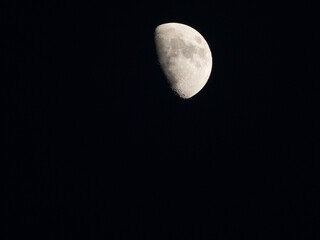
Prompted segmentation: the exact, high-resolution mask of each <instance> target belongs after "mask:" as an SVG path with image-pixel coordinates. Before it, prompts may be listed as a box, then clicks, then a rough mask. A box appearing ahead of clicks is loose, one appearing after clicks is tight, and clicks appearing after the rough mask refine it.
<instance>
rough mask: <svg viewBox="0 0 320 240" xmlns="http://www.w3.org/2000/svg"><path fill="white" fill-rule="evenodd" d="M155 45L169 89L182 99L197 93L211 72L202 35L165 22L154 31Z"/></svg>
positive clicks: (178, 24) (183, 26)
mask: <svg viewBox="0 0 320 240" xmlns="http://www.w3.org/2000/svg"><path fill="white" fill-rule="evenodd" d="M155 45H156V51H157V55H158V58H159V62H160V66H161V68H162V70H163V72H164V74H165V76H166V77H167V79H168V82H169V84H170V86H171V89H172V90H173V91H175V92H176V93H177V94H178V95H179V96H180V97H181V98H183V99H187V98H190V97H192V96H194V95H195V94H197V93H198V92H199V91H200V90H201V89H202V88H203V87H204V85H205V84H206V83H207V81H208V79H209V76H210V73H211V69H212V56H211V51H210V48H209V46H208V44H207V42H206V40H205V39H204V38H203V37H202V35H201V34H200V33H199V32H197V31H196V30H195V29H193V28H191V27H189V26H187V25H185V24H181V23H165V24H161V25H159V26H158V27H156V29H155Z"/></svg>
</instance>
